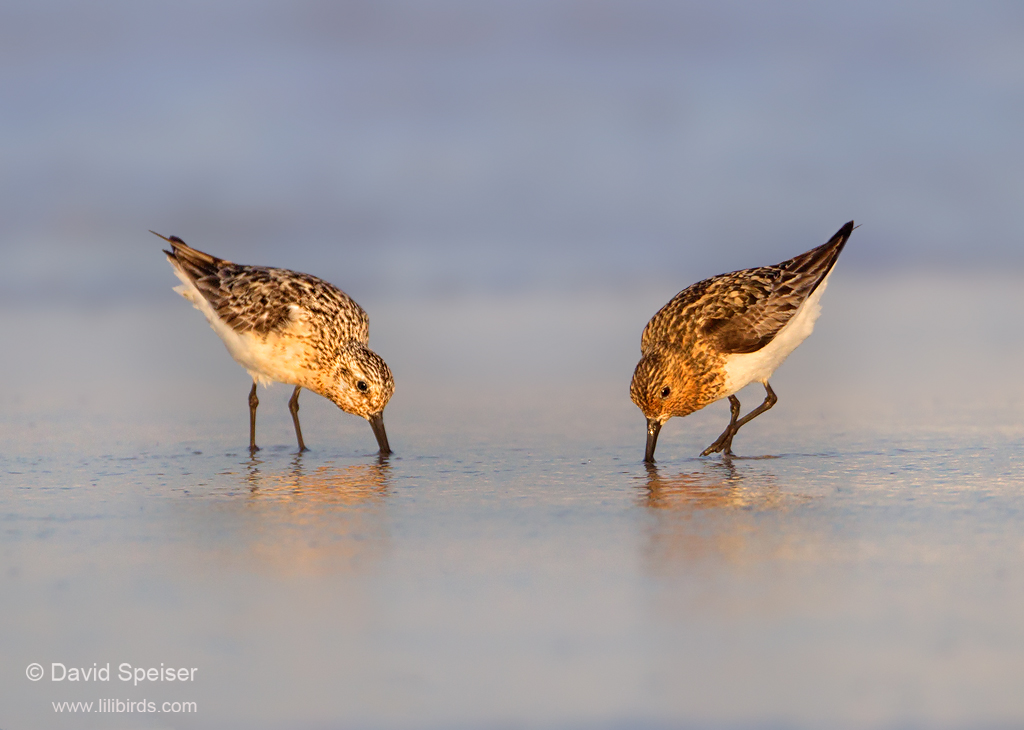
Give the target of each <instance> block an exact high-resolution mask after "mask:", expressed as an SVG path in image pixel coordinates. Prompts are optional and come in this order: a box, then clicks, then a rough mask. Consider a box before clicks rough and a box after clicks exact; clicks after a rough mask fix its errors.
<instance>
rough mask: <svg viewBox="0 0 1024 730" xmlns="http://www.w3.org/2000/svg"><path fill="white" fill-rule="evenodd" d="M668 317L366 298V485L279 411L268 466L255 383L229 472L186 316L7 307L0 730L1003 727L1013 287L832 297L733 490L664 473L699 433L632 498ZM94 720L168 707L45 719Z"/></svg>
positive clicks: (1017, 430) (321, 404)
mask: <svg viewBox="0 0 1024 730" xmlns="http://www.w3.org/2000/svg"><path fill="white" fill-rule="evenodd" d="M679 288H681V287H679ZM674 293H675V290H674V289H671V288H664V289H661V288H657V287H651V288H650V289H648V290H639V289H638V290H629V291H621V292H616V293H612V294H609V293H607V292H602V291H596V290H595V291H590V292H577V293H576V294H573V295H571V296H570V295H567V294H565V295H563V294H552V293H547V294H545V293H539V294H537V293H535V294H521V295H517V294H508V295H505V296H495V297H491V298H469V297H468V295H467V297H457V296H456V297H451V298H447V299H445V298H439V299H429V300H418V301H405V302H403V301H398V302H388V301H380V302H373V301H362V302H361V303H362V304H363V305H364V306H365V307H366V308H367V310H368V311H370V313H371V346H373V347H374V349H375V350H376V351H377V352H379V353H380V354H381V355H382V356H383V357H384V358H385V359H386V360H387V361H388V363H389V365H391V368H392V370H393V371H394V374H395V380H396V383H397V391H396V395H395V397H394V399H393V400H392V403H391V404H390V405H389V406H388V409H387V410H386V412H385V421H386V424H387V428H388V435H389V437H390V439H391V444H392V447H393V448H394V449H395V452H396V453H395V455H394V456H393V457H391V458H390V459H387V460H385V461H380V460H378V459H377V457H376V456H375V455H374V453H373V452H374V449H375V444H374V440H373V436H372V434H371V431H370V428H369V426H368V425H367V424H366V423H365V422H362V421H360V420H359V419H357V418H354V417H352V416H348V415H346V414H343V413H341V412H340V411H338V410H337V409H336V408H335V407H334V406H333V405H331V404H330V403H328V402H326V401H324V400H323V399H320V398H317V397H316V396H312V395H310V394H307V395H305V396H304V398H303V402H302V412H301V416H302V422H303V434H304V436H305V438H306V442H307V444H308V445H309V446H310V447H311V451H310V452H308V453H305V454H302V455H297V454H296V453H295V445H294V441H293V434H292V430H291V429H292V427H291V421H290V417H289V415H288V411H287V400H288V397H289V395H290V388H288V387H283V386H276V387H274V388H272V389H270V390H269V391H264V390H262V389H261V390H260V400H261V406H260V416H259V424H258V433H257V436H258V441H259V442H260V443H261V444H262V445H263V446H264V448H263V450H261V451H260V452H258V453H257V454H256V456H255V457H254V458H250V456H249V454H248V451H247V449H246V448H245V446H246V443H247V438H248V432H247V427H248V423H247V408H246V400H245V399H246V395H247V392H248V387H249V385H248V382H247V377H246V376H245V374H244V373H243V372H242V371H241V369H240V368H239V367H238V366H237V365H236V364H234V363H233V362H232V361H231V359H230V357H229V356H228V355H227V353H226V352H224V349H223V346H222V345H221V344H220V342H219V341H218V340H217V339H216V337H215V335H214V334H213V333H212V332H211V331H210V330H209V328H208V327H207V325H206V324H205V322H204V321H203V320H202V318H201V317H200V316H199V315H198V313H196V312H194V311H192V310H191V308H190V307H189V306H188V305H187V304H185V303H183V302H180V301H175V300H174V299H171V298H170V297H168V298H167V299H160V300H159V301H158V302H155V303H144V304H140V305H139V306H123V305H122V306H105V307H95V308H92V309H89V308H85V309H83V308H78V307H55V308H52V309H44V310H33V309H29V308H27V307H20V306H8V307H7V308H5V310H4V311H3V313H2V315H3V319H2V321H3V322H5V325H4V326H5V330H6V332H5V340H6V341H7V342H8V343H20V346H19V347H18V348H13V351H12V350H11V349H9V350H8V355H7V356H6V357H5V358H4V360H3V363H2V364H0V376H2V377H0V383H2V385H0V406H2V411H0V482H2V487H0V615H2V616H3V617H4V621H3V628H0V657H2V658H3V672H4V677H5V678H4V679H3V681H2V682H0V708H2V709H0V727H2V728H4V730H7V729H8V728H12V729H13V728H22V727H33V728H64V727H67V728H71V727H75V728H79V727H85V728H92V727H96V728H100V727H103V728H110V727H113V728H118V727H125V728H128V727H132V728H138V727H159V728H162V727H197V728H206V727H209V728H232V727H238V728H286V727H287V728H322V727H352V728H441V727H466V728H469V727H474V728H475V727H485V728H498V727H501V728H509V727H541V728H549V727H550V728H583V727H598V728H627V727H629V728H632V727H641V728H645V727H646V728H663V727H665V728H668V727H702V728H703V727H709V728H766V727H772V728H776V727H793V728H805V727H806V728H811V727H815V728H816V727H829V728H896V727H899V728H918V727H920V728H976V727H992V728H996V727H1018V726H1019V725H1020V724H1021V723H1022V722H1024V692H1022V691H1021V687H1022V686H1024V620H1022V618H1021V617H1022V616H1024V458H1022V456H1024V383H1022V381H1021V379H1020V366H1021V363H1022V362H1024V338H1022V337H1021V336H1020V335H1021V332H1022V329H1021V314H1020V313H1021V312H1022V311H1024V306H1022V305H1024V282H1022V281H1021V280H1020V279H1019V278H1014V277H1012V276H1001V275H990V276H980V275H979V276H976V277H973V278H971V277H968V279H967V281H966V282H965V281H963V280H962V279H959V278H955V277H952V276H943V275H932V276H920V277H910V278H908V279H901V278H899V277H889V278H883V279H878V278H874V279H869V278H867V277H859V278H858V277H857V276H852V275H850V276H847V277H846V278H845V279H840V277H836V278H835V281H834V282H832V284H830V287H829V291H828V292H827V293H826V295H825V297H824V299H823V305H824V307H823V314H822V317H821V319H820V320H819V322H818V325H817V330H816V332H815V333H814V335H812V337H811V338H810V339H809V340H807V342H805V343H804V344H803V345H802V346H801V347H800V348H799V349H798V350H797V351H796V352H795V353H794V354H793V355H792V356H791V357H790V359H789V361H787V362H786V363H785V364H784V365H783V366H782V367H781V368H780V369H779V371H778V372H777V374H776V376H775V378H773V381H772V384H773V387H774V388H775V391H776V392H777V393H778V395H779V404H778V405H777V406H776V407H775V408H774V409H773V410H772V411H770V412H769V413H767V414H765V415H764V416H762V417H760V418H759V419H757V420H756V421H754V422H752V423H751V424H750V425H748V426H747V427H745V428H744V429H743V430H742V431H741V432H740V435H739V436H738V437H737V439H736V442H735V445H734V448H735V449H736V451H737V453H738V454H740V455H741V457H742V458H736V459H733V460H723V459H721V458H713V457H712V458H705V459H701V458H696V454H698V453H700V451H701V450H702V449H703V448H704V447H705V446H707V445H708V444H709V443H710V442H711V441H712V440H714V438H715V437H716V436H717V435H718V433H719V432H720V431H721V429H722V428H723V427H724V425H725V423H726V422H727V419H728V408H727V405H726V404H723V403H717V404H715V405H713V406H711V407H709V408H708V409H706V410H705V411H703V412H701V413H698V414H695V415H694V416H691V417H688V418H686V419H674V420H673V421H670V422H669V423H668V424H667V425H666V427H665V429H664V430H663V432H662V435H661V440H660V443H659V446H658V454H657V456H658V463H657V465H656V466H654V467H653V468H648V467H645V465H644V464H643V463H642V462H641V458H642V455H643V445H644V421H643V417H642V415H641V414H640V412H639V411H638V410H637V409H636V408H635V406H633V404H632V403H631V402H630V401H629V396H628V386H629V378H630V375H631V372H632V367H633V365H634V364H635V362H636V359H637V358H638V356H639V340H640V332H641V330H642V328H643V325H644V324H645V323H646V321H647V319H648V318H649V317H650V316H651V315H652V314H653V313H654V311H656V310H657V308H658V307H659V306H660V305H661V304H663V303H664V302H665V301H667V300H668V298H669V297H670V296H671V295H672V294H674ZM953 293H955V296H952V294H953ZM740 399H741V401H742V402H743V404H744V410H746V409H748V408H749V407H752V406H754V405H756V404H757V403H759V402H760V399H761V391H760V389H759V386H755V387H752V388H750V389H748V390H746V391H744V392H742V393H740ZM33 662H38V663H40V664H41V665H42V666H43V667H44V670H45V676H44V678H43V679H42V680H41V681H38V682H32V681H29V680H28V679H27V678H26V676H25V671H26V667H27V666H28V665H29V664H31V663H33ZM53 663H61V664H64V665H65V666H66V667H73V666H74V667H84V668H88V667H92V666H93V664H94V663H95V664H96V665H97V667H103V666H105V665H107V664H108V663H109V665H110V668H111V679H110V681H107V682H96V681H88V682H84V681H80V682H70V681H68V680H64V681H60V682H57V681H52V678H51V669H52V664H53ZM122 663H128V664H131V666H132V667H133V668H135V667H143V668H149V667H157V668H159V667H160V666H161V664H163V665H164V666H165V667H176V668H178V667H187V668H192V667H195V668H197V672H196V673H195V678H194V681H185V682H182V681H175V682H169V681H162V682H161V681H149V680H144V681H142V682H140V683H139V684H138V685H135V684H134V681H128V682H124V681H121V680H120V679H119V677H118V667H119V665H121V664H122ZM101 698H113V699H115V700H120V701H123V702H127V701H136V702H137V701H141V700H146V701H147V702H148V701H153V702H155V703H156V706H157V707H160V706H161V705H162V703H164V702H186V701H187V702H195V703H196V708H197V711H196V712H194V713H190V714H173V715H170V714H164V713H160V712H156V713H144V714H143V713H138V712H135V713H130V714H129V713H116V712H107V713H97V711H96V709H97V708H94V710H93V713H92V714H88V715H85V714H77V715H74V716H71V715H69V714H67V713H63V714H61V713H55V712H54V710H53V709H52V706H51V703H52V702H62V701H78V700H81V701H86V702H89V701H92V702H94V703H98V701H99V700H100V699H101ZM97 707H98V706H97Z"/></svg>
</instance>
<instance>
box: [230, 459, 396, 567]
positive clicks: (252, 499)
mask: <svg viewBox="0 0 1024 730" xmlns="http://www.w3.org/2000/svg"><path fill="white" fill-rule="evenodd" d="M390 482H391V466H390V464H389V463H388V460H387V459H386V458H385V459H380V460H379V461H377V462H375V463H371V464H349V465H346V466H333V465H330V464H321V465H318V466H315V467H313V468H307V467H306V466H305V465H304V464H303V455H302V454H296V455H295V456H294V458H293V459H292V462H291V465H290V467H289V468H288V469H287V470H280V471H279V470H276V469H273V468H268V467H267V463H266V462H264V461H261V460H259V459H252V460H251V461H249V462H248V465H247V473H246V475H245V483H246V485H247V487H248V489H247V491H246V496H245V499H244V503H243V504H244V509H243V514H244V515H245V517H246V518H247V519H246V522H247V523H249V524H248V529H249V533H248V535H247V537H248V542H249V544H248V548H249V552H250V554H251V555H252V557H253V558H255V559H256V560H257V561H258V562H259V563H261V564H262V565H263V566H264V567H269V568H272V569H280V570H283V571H284V572H287V573H329V572H337V571H342V572H346V571H357V570H358V569H359V567H360V565H362V564H365V563H373V562H375V559H376V557H378V556H379V555H380V554H381V553H382V552H383V549H384V547H385V546H386V544H387V540H388V532H387V525H386V513H385V502H386V497H387V494H388V490H389V488H390ZM252 522H255V524H251V523H252Z"/></svg>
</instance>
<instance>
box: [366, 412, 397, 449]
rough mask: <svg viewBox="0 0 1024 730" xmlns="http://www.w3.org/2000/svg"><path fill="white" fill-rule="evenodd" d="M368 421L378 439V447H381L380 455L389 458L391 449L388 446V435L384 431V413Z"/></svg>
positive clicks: (377, 414)
mask: <svg viewBox="0 0 1024 730" xmlns="http://www.w3.org/2000/svg"><path fill="white" fill-rule="evenodd" d="M366 420H367V421H369V422H370V428H372V429H373V435H374V436H376V437H377V445H378V446H380V455H381V456H387V455H388V454H390V453H391V447H390V446H388V434H387V432H386V431H385V430H384V411H381V412H380V413H374V414H373V415H372V416H370V417H369V418H367V419H366Z"/></svg>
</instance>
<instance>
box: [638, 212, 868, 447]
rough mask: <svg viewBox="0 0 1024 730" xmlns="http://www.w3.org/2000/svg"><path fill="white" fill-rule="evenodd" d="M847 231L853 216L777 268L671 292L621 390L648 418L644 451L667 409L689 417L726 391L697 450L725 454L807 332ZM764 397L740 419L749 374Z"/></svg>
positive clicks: (770, 395) (767, 401) (771, 399)
mask: <svg viewBox="0 0 1024 730" xmlns="http://www.w3.org/2000/svg"><path fill="white" fill-rule="evenodd" d="M852 231H853V221H850V222H849V223H847V224H846V225H845V226H843V227H842V228H840V229H839V232H838V233H836V235H834V236H833V237H832V239H831V240H830V241H829V242H828V243H826V244H825V245H823V246H818V247H817V248H813V249H811V250H810V251H808V252H807V253H804V254H801V255H799V256H797V257H795V258H792V259H789V260H788V261H783V262H782V263H781V264H777V265H775V266H762V267H759V268H756V269H744V270H743V271H734V272H733V273H731V274H721V275H719V276H714V277H712V278H710V279H705V280H704V281H699V282H697V283H696V284H694V285H692V286H690V287H688V288H686V289H684V290H683V291H681V292H679V293H678V294H677V295H676V296H675V297H674V298H673V299H672V301H670V302H669V303H668V304H666V305H665V306H664V307H662V308H661V310H660V311H659V312H658V313H657V314H655V315H654V317H653V318H652V319H651V321H650V322H648V323H647V327H645V328H644V334H643V337H642V339H641V342H640V352H641V355H642V357H641V358H640V362H639V363H637V366H636V370H635V371H634V372H633V382H632V383H631V384H630V388H629V395H630V397H631V398H632V399H633V402H634V403H636V404H637V406H639V408H640V410H641V411H643V412H644V415H645V416H646V417H647V451H646V452H645V454H644V461H647V462H653V461H654V447H655V446H656V445H657V443H658V433H659V432H660V431H661V427H662V425H664V423H665V421H667V420H668V419H669V418H671V417H672V416H687V415H689V414H691V413H693V412H694V411H698V410H700V409H701V408H703V407H704V406H706V405H708V404H709V403H713V402H714V401H716V400H718V399H719V398H724V397H725V396H729V406H730V411H731V413H732V417H731V419H730V421H729V425H728V427H727V428H726V429H725V431H724V432H722V435H721V436H719V437H718V440H717V441H715V443H713V444H711V446H709V447H707V448H706V449H704V451H703V452H702V453H701V456H707V455H708V454H713V453H715V452H716V451H721V452H723V453H724V454H726V455H729V456H731V455H732V440H733V437H734V436H735V435H736V432H737V431H739V430H740V427H742V426H743V425H744V424H746V423H749V422H750V421H751V420H753V419H754V418H756V417H757V416H759V415H761V414H762V413H764V412H765V411H767V410H768V409H769V408H771V407H772V406H773V405H775V402H776V401H777V400H778V398H777V397H776V395H775V393H774V391H772V387H771V386H770V385H769V384H768V378H770V377H771V375H772V373H773V372H775V368H777V367H778V366H779V365H781V364H782V361H783V360H785V359H786V357H787V356H788V355H789V353H791V352H793V350H795V349H796V347H797V345H799V344H800V343H801V342H803V341H804V340H805V339H806V338H807V336H808V335H810V334H811V331H812V330H813V329H814V321H815V320H816V319H817V318H818V315H819V314H820V313H821V305H820V304H819V300H820V299H821V295H822V293H823V292H824V291H825V287H826V285H827V284H828V277H829V273H830V272H831V271H832V266H833V265H834V264H835V262H836V259H837V258H838V257H839V253H840V252H841V251H842V250H843V246H845V245H846V241H847V239H849V237H850V233H851V232H852ZM755 380H756V381H758V382H759V383H761V384H762V385H764V389H765V398H764V402H763V403H762V404H761V405H759V406H758V407H757V408H755V409H754V410H752V411H751V412H750V413H748V414H747V415H745V416H744V417H743V418H740V417H739V415H740V402H739V400H738V399H737V398H736V396H735V395H733V394H734V393H736V392H737V391H739V390H740V389H742V388H743V386H745V385H747V384H748V383H752V382H754V381H755Z"/></svg>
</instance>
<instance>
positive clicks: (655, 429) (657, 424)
mask: <svg viewBox="0 0 1024 730" xmlns="http://www.w3.org/2000/svg"><path fill="white" fill-rule="evenodd" d="M659 433H661V421H659V420H658V419H657V418H648V419H647V451H645V452H644V461H646V462H647V463H648V464H653V463H654V447H655V446H657V445H658V434H659Z"/></svg>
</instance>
